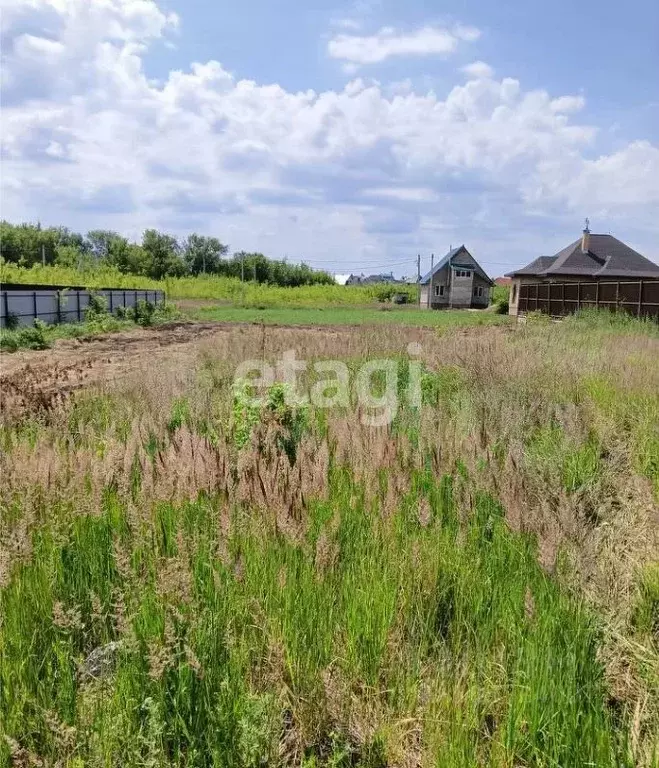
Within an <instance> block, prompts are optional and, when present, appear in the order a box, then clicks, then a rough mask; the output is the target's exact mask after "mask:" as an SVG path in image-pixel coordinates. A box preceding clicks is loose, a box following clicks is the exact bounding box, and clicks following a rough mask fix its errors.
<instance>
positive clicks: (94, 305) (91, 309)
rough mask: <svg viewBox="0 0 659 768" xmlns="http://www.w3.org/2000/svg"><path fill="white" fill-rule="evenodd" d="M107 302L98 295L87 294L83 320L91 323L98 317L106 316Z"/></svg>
mask: <svg viewBox="0 0 659 768" xmlns="http://www.w3.org/2000/svg"><path fill="white" fill-rule="evenodd" d="M107 314H108V300H107V299H106V298H105V296H103V295H102V294H100V293H90V294H89V304H88V305H87V309H86V310H85V320H87V321H93V320H96V319H97V318H99V317H104V316H107Z"/></svg>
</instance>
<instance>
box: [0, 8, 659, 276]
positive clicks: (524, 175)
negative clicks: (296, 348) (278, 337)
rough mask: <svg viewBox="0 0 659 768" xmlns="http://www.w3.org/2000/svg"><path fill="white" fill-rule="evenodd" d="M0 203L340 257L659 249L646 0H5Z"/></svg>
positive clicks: (386, 266) (380, 264)
mask: <svg viewBox="0 0 659 768" xmlns="http://www.w3.org/2000/svg"><path fill="white" fill-rule="evenodd" d="M2 23H3V29H2V44H3V45H2V50H3V83H2V85H3V136H2V151H3V160H2V171H3V174H2V188H1V202H2V215H3V216H4V217H6V218H9V219H11V220H22V219H29V220H36V219H38V220H40V221H42V222H43V223H45V224H50V223H64V224H66V225H68V226H70V227H72V228H74V229H80V230H83V231H84V230H87V229H90V228H93V227H107V228H113V229H117V230H119V231H122V232H124V233H125V234H127V235H129V236H131V237H135V238H138V237H139V236H140V233H141V231H142V230H143V229H144V228H146V227H148V226H156V227H159V228H162V229H166V230H168V231H170V232H172V233H174V234H177V235H179V236H181V237H183V236H185V235H186V234H188V233H189V232H191V231H199V232H202V233H209V234H210V233H212V234H216V235H217V236H219V237H221V238H222V239H223V240H224V241H225V242H228V243H229V244H230V246H231V247H232V248H233V249H236V250H237V249H242V248H245V249H259V250H262V251H263V252H265V253H267V254H268V255H271V256H275V257H282V256H287V257H288V258H290V259H291V260H301V259H303V260H306V261H307V262H309V263H311V264H313V265H314V266H325V267H327V268H329V269H330V270H332V271H336V272H349V271H364V272H370V271H390V270H392V271H394V273H396V274H399V275H400V274H411V273H412V271H413V265H414V261H415V258H416V253H418V252H420V253H421V254H422V258H423V259H424V262H423V263H424V264H425V262H426V261H429V257H430V253H431V252H435V253H436V254H441V253H444V252H445V251H446V250H448V248H449V246H450V245H456V244H458V243H461V242H464V243H465V244H467V246H468V247H469V248H470V250H471V251H472V252H473V253H474V255H475V256H476V257H477V258H478V259H479V260H480V261H481V263H482V264H483V265H484V267H485V268H486V269H487V270H488V271H489V272H490V273H491V274H493V275H496V274H500V273H502V272H504V271H506V270H507V269H508V268H512V267H514V266H517V265H519V264H520V263H524V262H526V261H530V260H531V259H532V258H534V257H535V256H537V255H540V254H547V253H553V252H555V251H557V250H558V249H560V248H561V247H562V246H564V245H565V244H567V243H568V242H570V241H571V240H574V239H576V237H577V236H578V234H579V231H580V228H581V226H582V221H583V218H584V217H585V216H589V217H590V219H591V222H592V225H593V229H594V230H595V231H603V232H608V231H610V232H612V233H613V234H615V235H617V236H618V237H620V238H621V239H623V240H625V241H626V242H628V243H629V244H630V245H632V246H634V247H636V248H637V249H638V250H640V251H641V252H642V253H644V254H645V255H646V256H648V257H649V258H652V259H654V260H655V261H659V247H658V245H657V243H658V242H659V237H658V235H659V216H658V215H657V212H658V211H659V78H657V74H656V73H657V72H659V44H658V42H659V5H658V4H657V3H655V2H650V0H633V2H628V3H627V4H626V5H625V8H624V13H623V11H622V10H621V7H620V5H619V4H616V5H614V4H613V3H611V2H604V3H601V2H600V3H595V2H592V0H586V2H582V3H579V4H573V3H569V2H567V1H566V0H558V1H557V2H553V3H538V2H521V1H520V0H506V1H504V2H498V3H492V2H485V0H479V2H469V3H467V2H456V1H452V2H447V3H442V4H441V5H439V4H433V3H427V2H426V3H423V2H419V1H418V0H412V2H407V3H405V4H402V3H394V2H384V0H383V1H382V2H377V1H376V0H357V2H352V3H343V4H342V3H337V2H331V0H322V2H315V3H313V7H312V8H309V7H308V4H304V3H300V2H294V1H293V0H281V1H280V2H279V3H276V4H275V3H272V2H266V1H265V0H258V1H255V0H245V1H244V2H241V3H234V4H224V3H210V2H202V0H187V1H186V2H182V0H159V1H158V2H152V1H151V0H104V2H102V3H101V2H97V1H96V0H32V1H31V2H30V3H25V2H19V0H5V2H4V3H3V19H2Z"/></svg>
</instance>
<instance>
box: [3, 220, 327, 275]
mask: <svg viewBox="0 0 659 768" xmlns="http://www.w3.org/2000/svg"><path fill="white" fill-rule="evenodd" d="M0 256H1V257H2V258H3V259H4V260H5V261H7V262H12V263H14V264H18V265H19V266H23V267H31V266H34V265H35V264H55V265H60V266H66V267H72V268H74V269H78V270H81V271H82V270H88V269H93V268H94V267H96V266H111V267H115V268H116V269H118V270H119V271H120V272H123V273H125V274H134V275H143V276H145V277H150V278H152V279H154V280H162V279H163V278H164V277H183V276H185V275H200V274H212V275H223V276H225V277H236V278H239V279H243V280H253V281H256V282H258V283H270V284H272V285H282V286H290V287H294V286H299V285H314V284H330V283H333V282H334V278H333V277H332V276H331V275H330V274H329V273H328V272H324V271H321V270H315V269H312V268H311V267H309V266H308V265H306V264H289V263H288V262H287V261H283V260H277V259H269V258H267V257H266V256H264V255H263V254H262V253H246V252H245V251H238V252H235V253H234V254H233V255H232V256H229V246H228V245H226V244H225V243H222V242H221V241H220V240H219V239H218V238H216V237H207V236H205V235H198V234H191V235H189V236H188V237H187V238H185V239H184V240H179V239H177V238H176V237H174V236H172V235H169V234H167V233H165V232H159V231H158V230H157V229H147V230H145V232H144V234H143V235H142V242H141V243H132V242H130V241H129V240H128V238H126V237H123V235H120V234H119V233H118V232H113V231H112V230H105V229H95V230H92V231H90V232H87V234H86V235H82V234H80V233H79V232H72V231H71V230H70V229H68V228H67V227H41V226H40V225H39V224H11V223H10V222H8V221H3V222H1V223H0Z"/></svg>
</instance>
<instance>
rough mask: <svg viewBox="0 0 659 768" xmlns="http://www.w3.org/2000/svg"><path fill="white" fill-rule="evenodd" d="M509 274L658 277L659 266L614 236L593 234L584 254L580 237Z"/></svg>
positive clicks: (512, 275)
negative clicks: (553, 254)
mask: <svg viewBox="0 0 659 768" xmlns="http://www.w3.org/2000/svg"><path fill="white" fill-rule="evenodd" d="M508 275H509V276H510V277H518V276H524V275H527V276H533V277H558V276H560V275H573V276H577V277H599V278H607V277H610V278H617V277H627V278H643V277H656V278H659V265H657V264H655V263H654V262H652V261H650V260H649V259H646V258H645V256H641V254H640V253H638V252H637V251H635V250H634V249H633V248H630V247H629V246H628V245H625V243H623V242H622V241H621V240H618V238H617V237H613V235H590V237H589V242H588V251H587V252H585V253H584V252H583V251H582V250H581V238H579V240H576V241H575V242H574V243H570V245H568V246H567V247H566V248H563V250H562V251H559V252H558V253H557V254H556V255H555V256H540V257H539V258H537V259H535V260H534V261H532V262H531V263H530V264H527V265H526V266H525V267H523V268H522V269H518V270H516V271H514V272H509V273H508Z"/></svg>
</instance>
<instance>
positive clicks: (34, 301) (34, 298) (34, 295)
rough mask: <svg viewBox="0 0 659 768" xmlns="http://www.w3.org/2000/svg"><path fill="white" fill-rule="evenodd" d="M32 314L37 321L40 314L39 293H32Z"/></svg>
mask: <svg viewBox="0 0 659 768" xmlns="http://www.w3.org/2000/svg"><path fill="white" fill-rule="evenodd" d="M32 314H33V315H34V319H35V320H36V319H37V318H38V317H39V313H38V312H37V292H36V291H32Z"/></svg>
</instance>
